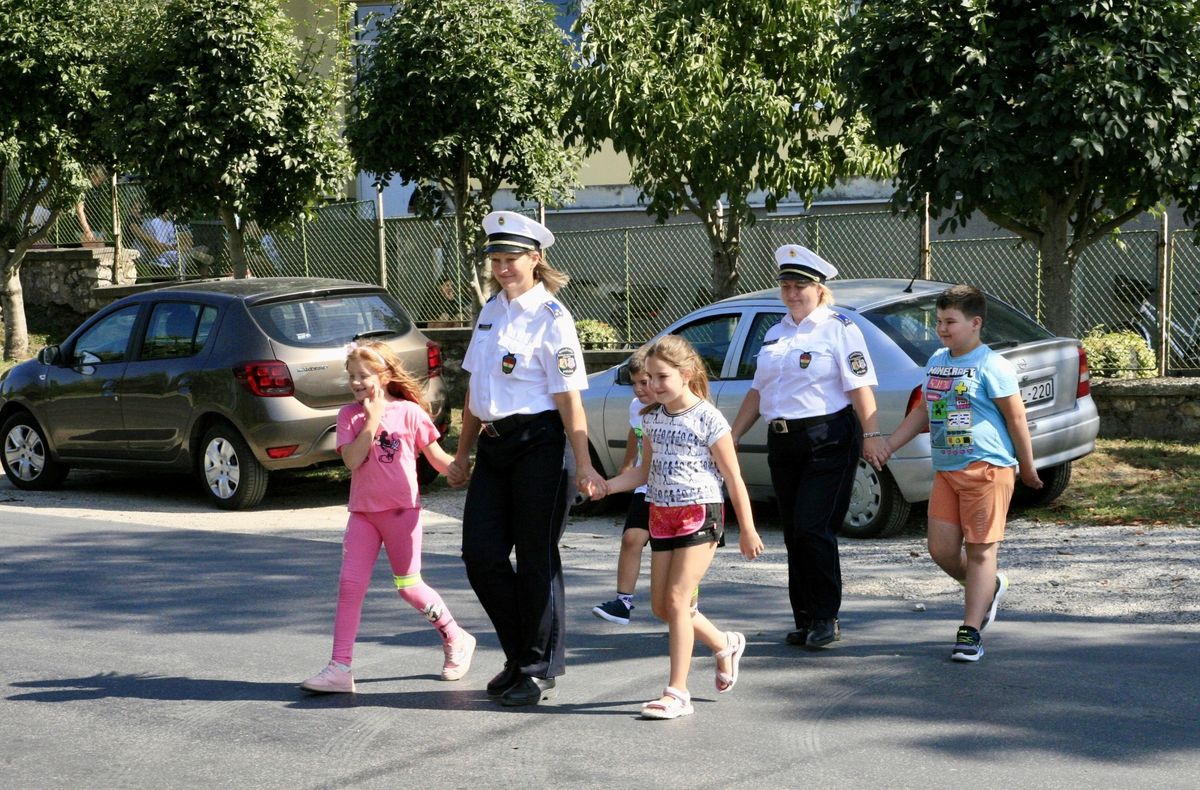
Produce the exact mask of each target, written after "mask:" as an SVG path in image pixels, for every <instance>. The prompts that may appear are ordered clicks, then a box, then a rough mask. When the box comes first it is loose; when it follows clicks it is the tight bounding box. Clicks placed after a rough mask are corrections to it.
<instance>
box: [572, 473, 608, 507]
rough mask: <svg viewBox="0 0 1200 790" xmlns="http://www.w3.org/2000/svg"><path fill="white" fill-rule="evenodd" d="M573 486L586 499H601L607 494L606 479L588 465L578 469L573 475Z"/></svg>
mask: <svg viewBox="0 0 1200 790" xmlns="http://www.w3.org/2000/svg"><path fill="white" fill-rule="evenodd" d="M575 487H576V488H577V489H579V491H580V493H582V494H583V495H584V496H586V497H587V498H588V499H603V498H604V497H606V496H608V481H607V480H605V479H604V478H603V477H602V476H601V475H600V474H599V473H598V472H596V470H595V469H593V468H592V467H590V466H589V467H587V468H586V469H581V470H579V472H578V474H576V475H575Z"/></svg>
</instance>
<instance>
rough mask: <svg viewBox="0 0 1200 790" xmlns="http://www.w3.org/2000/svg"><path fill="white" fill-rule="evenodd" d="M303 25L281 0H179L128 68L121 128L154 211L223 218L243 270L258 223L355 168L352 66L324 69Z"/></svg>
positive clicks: (141, 40) (276, 225) (289, 211)
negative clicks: (341, 108) (248, 233)
mask: <svg viewBox="0 0 1200 790" xmlns="http://www.w3.org/2000/svg"><path fill="white" fill-rule="evenodd" d="M291 24H292V23H291V22H290V21H289V20H288V18H287V17H286V16H285V15H284V14H283V13H282V11H281V10H280V8H279V4H278V3H277V2H275V1H274V0H172V2H169V3H167V4H166V5H165V6H163V7H162V8H161V10H160V12H159V13H157V14H154V15H152V16H151V18H150V19H148V20H147V21H146V22H145V23H144V24H143V25H142V31H141V35H140V36H139V37H138V40H137V41H136V42H135V43H134V45H133V47H134V54H133V56H132V57H131V58H130V59H129V62H128V64H127V66H126V68H124V69H122V70H121V71H120V72H119V73H117V75H116V81H115V85H119V86H121V88H120V91H119V92H118V90H116V89H115V88H114V91H113V94H114V99H115V100H116V101H115V102H114V110H115V112H114V114H113V121H114V126H113V127H112V129H111V135H112V138H113V139H114V140H115V141H117V142H118V144H119V145H120V147H121V153H122V160H123V161H124V162H125V163H127V165H128V166H130V167H132V168H133V169H135V170H136V171H137V172H138V173H139V174H140V176H141V177H142V183H143V185H144V187H145V189H146V202H147V206H148V208H149V209H151V210H153V211H155V212H159V213H165V214H169V215H174V216H180V217H190V216H202V215H217V216H219V217H220V218H221V220H222V224H223V225H224V227H225V231H226V239H227V241H228V245H229V257H230V262H231V264H232V266H233V273H234V276H235V277H244V276H246V271H247V267H246V256H245V247H244V242H243V228H244V227H245V225H246V224H247V223H248V222H250V221H256V222H257V223H258V225H259V226H260V227H261V228H263V229H264V230H266V231H271V230H278V229H281V228H284V227H286V226H287V225H288V224H290V223H292V222H293V221H295V220H297V219H299V218H300V217H302V216H303V215H304V214H305V213H306V212H307V211H309V210H310V209H311V208H312V207H313V206H314V205H315V204H316V203H317V202H318V201H319V200H320V199H321V198H322V197H325V196H327V195H329V194H332V193H336V192H338V191H339V190H340V187H341V184H342V181H343V180H344V179H345V178H346V177H347V175H348V166H349V159H348V157H347V156H346V154H345V152H344V147H343V144H342V142H341V139H340V136H339V133H338V127H337V126H336V122H337V119H338V114H337V105H338V102H339V101H340V95H341V91H340V88H339V84H340V83H339V79H338V78H339V77H340V76H341V74H340V72H339V70H338V68H337V64H335V67H334V69H333V75H332V76H328V77H327V76H322V75H321V74H319V73H318V71H317V66H318V60H319V58H318V54H317V52H316V50H315V46H316V45H315V44H314V42H312V41H308V42H301V41H299V40H298V39H296V37H295V36H293V35H292V32H291ZM306 44H307V47H306V46H305V45H306ZM342 54H344V52H343V53H342ZM239 219H240V220H242V221H241V222H239V221H238V220H239Z"/></svg>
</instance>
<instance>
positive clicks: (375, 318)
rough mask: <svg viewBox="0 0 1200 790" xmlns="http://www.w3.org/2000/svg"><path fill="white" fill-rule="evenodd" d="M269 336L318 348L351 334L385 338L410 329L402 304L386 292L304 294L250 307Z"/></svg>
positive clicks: (351, 337) (341, 342) (340, 342)
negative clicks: (288, 299)
mask: <svg viewBox="0 0 1200 790" xmlns="http://www.w3.org/2000/svg"><path fill="white" fill-rule="evenodd" d="M250 312H251V314H252V315H253V316H254V319H255V320H256V321H258V323H259V325H260V326H261V327H262V328H263V331H265V332H266V333H267V334H268V335H270V337H271V339H272V340H277V341H279V342H281V343H286V344H288V345H291V346H303V347H310V348H319V347H325V346H336V345H344V344H346V343H349V342H350V341H351V340H354V339H355V338H361V337H373V338H388V337H394V336H396V335H403V334H405V333H407V332H408V331H409V330H410V329H412V321H411V320H410V319H409V317H408V314H407V313H405V312H404V308H403V307H401V306H400V303H399V302H397V301H396V300H395V299H394V298H393V297H392V296H391V295H390V294H382V293H373V294H352V295H345V294H340V295H325V296H305V297H303V298H301V299H295V300H290V301H283V302H268V303H266V304H258V305H254V306H253V307H251V308H250Z"/></svg>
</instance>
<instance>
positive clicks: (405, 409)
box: [337, 400, 438, 513]
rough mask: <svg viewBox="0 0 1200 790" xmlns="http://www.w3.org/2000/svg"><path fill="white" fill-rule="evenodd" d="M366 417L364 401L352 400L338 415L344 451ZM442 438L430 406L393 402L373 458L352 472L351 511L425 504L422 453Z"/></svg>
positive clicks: (386, 412)
mask: <svg viewBox="0 0 1200 790" xmlns="http://www.w3.org/2000/svg"><path fill="white" fill-rule="evenodd" d="M366 420H367V415H366V412H364V411H363V407H362V404H360V403H349V404H347V405H345V406H343V407H342V408H341V411H339V412H338V419H337V449H338V452H339V453H340V452H341V451H342V448H343V447H345V446H346V445H348V444H350V443H351V442H353V441H354V438H355V437H356V436H358V434H359V432H360V431H362V429H363V424H364V423H365V422H366ZM437 440H438V429H437V426H436V425H434V424H433V420H432V419H431V418H430V417H429V415H428V414H427V413H426V412H425V410H424V409H422V408H421V407H420V406H418V405H417V404H415V403H413V402H412V401H407V400H395V401H390V402H389V403H388V405H387V408H386V409H384V412H383V419H382V420H380V422H379V432H378V433H377V434H376V435H375V441H374V442H372V443H371V451H370V452H369V453H367V459H366V460H365V461H363V462H362V465H361V466H359V467H358V468H357V469H355V470H354V472H353V474H351V475H350V504H349V505H348V506H347V507H348V509H349V510H354V511H358V512H360V513H378V512H380V511H383V510H394V509H395V508H401V507H419V506H420V504H421V499H420V492H419V491H418V490H417V454H418V453H420V452H421V450H422V449H424V448H425V447H428V446H429V445H430V444H432V443H433V442H436V441H437Z"/></svg>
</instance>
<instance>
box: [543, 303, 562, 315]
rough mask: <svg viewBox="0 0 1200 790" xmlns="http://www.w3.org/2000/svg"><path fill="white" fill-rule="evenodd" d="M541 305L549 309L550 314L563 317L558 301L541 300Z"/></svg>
mask: <svg viewBox="0 0 1200 790" xmlns="http://www.w3.org/2000/svg"><path fill="white" fill-rule="evenodd" d="M542 307H544V308H546V309H547V310H549V311H550V315H552V316H554V317H555V318H562V317H563V309H562V307H560V306H559V304H558V302H542Z"/></svg>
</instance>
